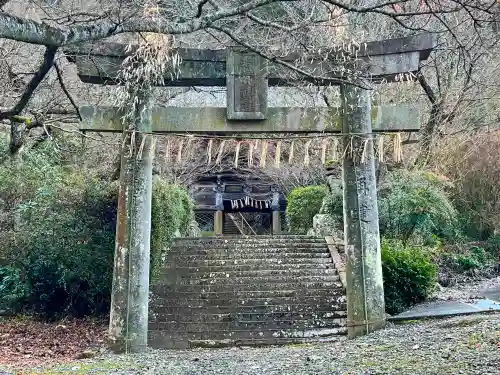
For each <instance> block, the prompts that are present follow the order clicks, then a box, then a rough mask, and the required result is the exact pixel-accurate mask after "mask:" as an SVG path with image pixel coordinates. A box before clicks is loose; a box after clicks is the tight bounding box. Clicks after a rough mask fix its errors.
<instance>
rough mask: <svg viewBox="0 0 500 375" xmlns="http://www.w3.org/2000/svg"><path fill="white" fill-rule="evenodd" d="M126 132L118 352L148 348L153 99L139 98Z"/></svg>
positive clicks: (113, 328)
mask: <svg viewBox="0 0 500 375" xmlns="http://www.w3.org/2000/svg"><path fill="white" fill-rule="evenodd" d="M139 96H140V97H139V98H138V101H137V103H136V105H135V108H134V117H133V121H132V122H131V123H130V124H126V128H125V130H124V131H123V143H122V145H123V147H122V150H121V172H120V174H121V175H120V192H119V197H118V214H117V224H116V245H115V246H116V247H115V258H114V269H113V287H112V292H111V311H110V320H109V334H110V339H111V340H112V342H113V344H112V345H111V348H112V349H113V350H115V351H117V352H123V351H125V352H141V351H144V350H146V348H147V341H148V340H147V339H148V337H147V333H148V302H149V258H150V236H151V196H152V172H153V153H152V137H151V136H149V135H147V134H144V133H149V132H150V131H151V109H152V101H151V98H150V97H149V95H147V94H144V95H142V96H141V94H139Z"/></svg>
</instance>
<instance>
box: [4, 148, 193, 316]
mask: <svg viewBox="0 0 500 375" xmlns="http://www.w3.org/2000/svg"><path fill="white" fill-rule="evenodd" d="M47 147H48V146H47ZM44 152H45V151H43V150H33V151H30V152H28V153H26V155H25V161H24V162H23V163H20V164H18V165H2V166H0V176H13V177H15V176H16V174H15V173H14V171H17V172H18V173H19V176H18V177H17V180H18V181H19V184H16V183H14V182H12V180H6V179H3V178H0V199H3V197H9V198H11V199H12V201H11V200H9V202H15V205H11V206H8V207H3V208H0V209H3V212H4V213H5V212H6V213H8V214H9V215H10V216H12V217H13V216H17V217H19V219H18V220H17V221H18V224H17V227H16V228H15V230H13V226H12V225H10V226H9V227H8V228H7V227H3V226H2V229H1V230H0V238H2V239H3V238H8V239H9V241H8V242H2V248H1V252H2V254H1V256H0V260H1V261H2V263H0V265H1V264H9V265H10V266H11V267H9V268H1V269H0V270H1V272H0V290H1V292H0V305H2V306H6V303H7V301H8V302H9V304H10V305H11V306H12V307H11V308H10V309H11V310H14V309H15V310H18V309H19V308H20V307H24V308H25V309H26V310H30V311H32V312H35V313H39V314H41V315H42V316H44V317H45V318H52V317H54V318H55V317H59V316H61V315H66V314H69V315H75V316H82V315H88V314H99V313H104V312H107V310H108V308H109V303H110V291H111V281H112V272H113V257H114V255H113V254H114V244H115V231H116V209H117V195H118V184H117V183H116V182H115V183H109V182H106V181H101V180H99V179H98V178H95V177H93V175H94V174H93V173H92V171H83V172H80V173H77V172H72V171H70V170H68V169H67V168H65V167H64V166H63V165H59V164H57V163H55V164H50V163H48V162H47V163H46V162H45V161H44V160H46V159H45V154H44ZM37 158H39V160H40V163H41V168H42V169H43V168H45V167H44V165H49V166H50V168H49V167H47V171H48V172H47V175H46V176H43V175H39V174H37V173H38V172H36V166H37V163H36V160H37ZM51 162H52V161H51ZM49 172H50V173H49ZM24 178H29V179H32V178H34V180H33V181H30V183H29V184H26V185H22V183H23V179H24ZM192 208H193V207H192V203H191V201H190V199H189V197H188V195H187V193H186V192H184V191H183V190H182V189H180V188H178V187H176V186H174V185H168V184H166V183H164V182H163V181H161V180H159V179H155V181H154V185H153V199H152V233H151V236H152V238H151V243H152V248H151V273H152V275H153V274H154V273H155V272H156V271H157V269H158V266H159V265H160V264H161V257H162V256H163V255H164V252H165V249H166V248H168V245H169V243H170V241H171V240H172V238H173V236H174V234H175V233H176V232H177V231H179V232H180V233H181V234H184V233H185V232H186V231H187V227H188V225H189V222H190V220H191V218H192V216H193V210H192ZM0 217H1V215H0ZM4 228H5V229H4ZM20 280H23V282H22V283H21V282H20ZM16 285H17V286H16Z"/></svg>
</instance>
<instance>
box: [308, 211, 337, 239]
mask: <svg viewBox="0 0 500 375" xmlns="http://www.w3.org/2000/svg"><path fill="white" fill-rule="evenodd" d="M307 234H308V235H310V236H321V237H326V236H331V237H333V239H334V241H335V242H341V241H343V240H344V232H343V230H342V229H340V228H339V224H338V220H337V219H336V218H335V217H333V216H332V215H329V214H317V215H314V218H313V227H312V228H311V229H310V230H309V231H308V232H307Z"/></svg>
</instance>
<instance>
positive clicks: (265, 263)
mask: <svg viewBox="0 0 500 375" xmlns="http://www.w3.org/2000/svg"><path fill="white" fill-rule="evenodd" d="M291 262H293V263H295V264H300V265H303V266H308V268H312V267H315V266H316V265H317V264H329V265H331V267H333V262H332V258H326V257H324V258H318V257H315V258H312V257H309V258H307V257H305V258H293V259H292V258H283V259H278V258H269V259H264V258H257V259H256V258H246V259H196V258H191V259H183V260H182V261H181V260H173V261H170V260H167V262H166V263H165V265H164V267H167V268H177V267H182V268H184V267H218V266H226V267H227V266H238V267H239V266H245V265H254V266H255V267H257V269H260V268H262V269H268V268H269V266H270V265H280V264H282V263H283V264H286V263H291ZM281 268H283V266H281Z"/></svg>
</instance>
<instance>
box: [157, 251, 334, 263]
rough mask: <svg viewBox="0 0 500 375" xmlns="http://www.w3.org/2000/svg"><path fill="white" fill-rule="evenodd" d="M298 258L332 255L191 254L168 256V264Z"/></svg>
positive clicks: (263, 253) (308, 253)
mask: <svg viewBox="0 0 500 375" xmlns="http://www.w3.org/2000/svg"><path fill="white" fill-rule="evenodd" d="M298 258H327V259H329V258H331V255H330V253H327V252H319V253H316V252H302V253H290V252H288V251H283V252H271V251H262V252H251V253H243V252H242V253H226V252H224V253H213V254H210V253H208V254H203V255H191V254H189V253H188V254H179V253H177V254H168V256H167V261H168V262H191V261H202V260H231V261H233V263H234V261H238V260H240V259H298Z"/></svg>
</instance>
